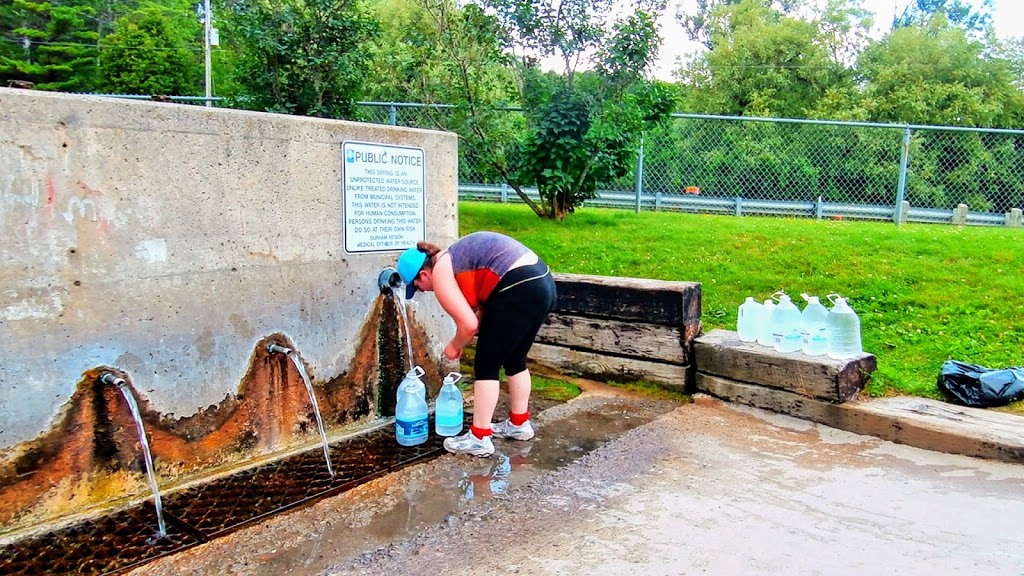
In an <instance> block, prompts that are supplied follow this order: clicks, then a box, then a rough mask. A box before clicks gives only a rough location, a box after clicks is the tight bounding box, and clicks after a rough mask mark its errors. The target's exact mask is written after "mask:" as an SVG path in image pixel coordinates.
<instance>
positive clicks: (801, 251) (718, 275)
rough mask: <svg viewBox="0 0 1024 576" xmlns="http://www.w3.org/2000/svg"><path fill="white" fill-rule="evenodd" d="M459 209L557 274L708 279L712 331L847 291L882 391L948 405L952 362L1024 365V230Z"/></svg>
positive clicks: (463, 218)
mask: <svg viewBox="0 0 1024 576" xmlns="http://www.w3.org/2000/svg"><path fill="white" fill-rule="evenodd" d="M459 213H460V218H459V232H460V234H468V233H469V232H472V231H475V230H495V231H499V232H504V233H506V234H509V235H511V236H514V237H516V238H518V239H519V240H521V241H522V242H523V243H525V244H526V245H527V246H530V247H531V248H533V249H534V250H535V251H536V252H537V253H538V254H540V255H541V257H542V258H544V259H545V260H546V261H547V262H548V264H550V265H551V267H552V268H553V269H554V270H555V271H558V272H573V273H580V274H597V275H602V276H627V277H636V278H653V279H661V280H685V281H694V282H700V283H701V284H702V308H703V318H702V320H703V324H704V330H705V331H708V330H711V329H713V328H726V329H729V330H735V329H736V312H737V308H738V306H739V305H740V304H741V303H742V302H743V300H744V298H745V297H746V296H755V297H757V298H758V299H765V298H768V297H769V295H771V294H772V293H773V292H775V291H776V290H785V291H786V292H787V293H788V294H790V295H792V296H794V297H795V298H796V299H797V300H798V301H800V300H799V294H800V293H801V292H806V293H808V294H813V295H819V296H822V297H824V296H825V295H826V294H828V293H831V292H835V293H839V294H842V295H843V296H844V297H846V298H848V299H849V300H850V304H851V305H852V306H853V308H854V310H856V311H857V314H858V315H859V316H860V319H861V331H862V335H863V343H864V349H865V351H867V352H870V353H872V354H874V355H875V356H876V357H877V358H878V370H877V372H875V375H874V378H873V380H872V382H871V384H870V386H869V389H868V390H867V392H868V393H869V394H871V395H875V396H882V395H892V394H908V395H914V396H925V397H932V398H940V397H941V396H940V393H939V390H938V388H937V386H936V378H937V376H938V373H939V368H940V366H941V365H942V363H943V362H944V361H945V360H947V359H956V360H961V361H964V362H970V363H973V364H981V365H985V366H989V367H991V368H1005V367H1008V366H1020V365H1022V364H1024V230H1019V229H1009V228H986V227H963V228H962V227H956V226H947V225H936V224H928V225H925V224H908V225H904V226H899V227H897V226H895V225H894V224H892V223H883V222H851V221H815V220H809V219H789V218H755V217H742V218H737V217H733V216H711V215H693V214H678V213H664V212H643V213H641V214H636V213H634V212H632V211H628V210H602V209H592V208H586V209H583V210H580V211H578V212H577V213H575V214H573V215H571V216H570V217H569V218H568V219H566V220H565V221H564V222H551V221H545V220H541V219H540V218H537V217H536V216H534V215H533V213H532V212H531V211H530V210H529V208H527V207H525V206H522V205H509V204H488V203H478V202H471V203H466V202H464V203H461V204H460V207H459ZM800 302H801V304H802V301H800Z"/></svg>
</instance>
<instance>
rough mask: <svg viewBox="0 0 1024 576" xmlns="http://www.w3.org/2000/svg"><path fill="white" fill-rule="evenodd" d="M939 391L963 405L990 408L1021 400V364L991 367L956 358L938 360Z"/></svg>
mask: <svg viewBox="0 0 1024 576" xmlns="http://www.w3.org/2000/svg"><path fill="white" fill-rule="evenodd" d="M939 390H942V392H943V393H944V394H946V395H947V396H949V397H950V398H951V399H953V400H955V401H957V402H959V403H960V404H964V405H966V406H975V407H977V408H992V407H993V406H1005V405H1007V404H1009V403H1010V402H1016V401H1017V400H1024V367H1020V366H1014V367H1010V368H1006V369H1003V370H992V369H990V368H986V367H984V366H976V365H974V364H965V363H963V362H957V361H956V360H947V361H945V362H943V363H942V370H941V371H940V372H939Z"/></svg>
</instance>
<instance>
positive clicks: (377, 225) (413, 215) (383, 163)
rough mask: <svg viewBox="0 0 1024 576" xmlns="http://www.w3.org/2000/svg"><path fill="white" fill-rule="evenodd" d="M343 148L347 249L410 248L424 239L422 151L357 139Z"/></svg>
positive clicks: (380, 249) (378, 250) (356, 250)
mask: <svg viewBox="0 0 1024 576" xmlns="http://www.w3.org/2000/svg"><path fill="white" fill-rule="evenodd" d="M341 147H342V158H343V159H344V162H343V168H342V174H343V176H342V198H343V202H344V206H343V207H342V213H343V218H344V232H345V234H344V235H345V251H346V252H386V251H393V250H405V249H406V248H409V247H411V246H415V245H416V243H417V242H419V241H421V240H423V239H424V238H425V236H424V227H423V217H424V209H423V206H424V200H425V190H424V180H425V178H424V174H425V172H426V167H425V166H424V164H425V160H424V155H423V149H422V148H412V147H408V146H392V145H389V144H374V143H371V142H352V141H346V142H343V143H342V145H341Z"/></svg>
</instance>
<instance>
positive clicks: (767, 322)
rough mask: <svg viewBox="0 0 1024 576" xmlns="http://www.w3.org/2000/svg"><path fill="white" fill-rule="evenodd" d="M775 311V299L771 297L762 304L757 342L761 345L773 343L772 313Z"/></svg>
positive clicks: (769, 345)
mask: <svg viewBox="0 0 1024 576" xmlns="http://www.w3.org/2000/svg"><path fill="white" fill-rule="evenodd" d="M774 312H775V301H774V300H772V299H771V298H769V299H768V300H765V301H764V304H763V305H762V306H761V322H760V323H759V325H758V330H757V343H758V344H760V345H761V346H768V347H769V348H770V347H771V345H772V313H774Z"/></svg>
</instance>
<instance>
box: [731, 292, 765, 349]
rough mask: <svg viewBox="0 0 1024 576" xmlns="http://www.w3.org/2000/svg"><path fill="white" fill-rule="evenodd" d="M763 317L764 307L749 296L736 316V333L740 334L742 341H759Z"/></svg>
mask: <svg viewBox="0 0 1024 576" xmlns="http://www.w3.org/2000/svg"><path fill="white" fill-rule="evenodd" d="M763 315H764V306H763V305H762V304H761V303H760V302H758V301H757V300H754V297H753V296H747V300H746V301H745V302H744V303H743V304H740V309H739V313H738V315H737V316H736V332H738V333H739V336H740V340H742V341H744V342H754V341H756V340H757V335H758V332H759V331H760V329H761V323H762V316H763Z"/></svg>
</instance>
